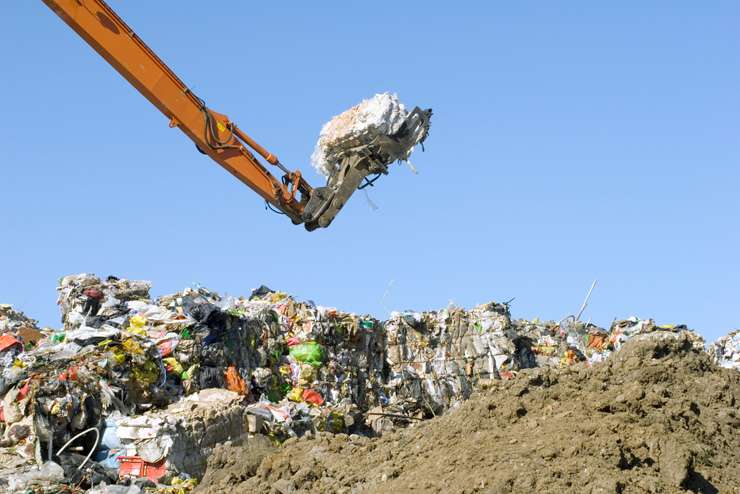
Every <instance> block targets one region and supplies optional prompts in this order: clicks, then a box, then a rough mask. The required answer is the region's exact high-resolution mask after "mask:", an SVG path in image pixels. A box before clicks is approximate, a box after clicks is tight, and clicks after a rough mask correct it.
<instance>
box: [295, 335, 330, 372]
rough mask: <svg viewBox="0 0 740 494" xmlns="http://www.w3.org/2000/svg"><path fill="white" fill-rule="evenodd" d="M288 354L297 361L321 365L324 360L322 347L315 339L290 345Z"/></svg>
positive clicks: (316, 365) (315, 365)
mask: <svg viewBox="0 0 740 494" xmlns="http://www.w3.org/2000/svg"><path fill="white" fill-rule="evenodd" d="M289 353H290V356H291V357H293V358H294V359H296V360H297V361H298V362H303V363H304V364H309V365H312V366H314V367H321V364H322V363H323V361H324V348H323V347H322V346H321V345H319V344H318V343H316V342H315V341H306V342H304V343H299V344H298V345H294V346H292V347H290V351H289Z"/></svg>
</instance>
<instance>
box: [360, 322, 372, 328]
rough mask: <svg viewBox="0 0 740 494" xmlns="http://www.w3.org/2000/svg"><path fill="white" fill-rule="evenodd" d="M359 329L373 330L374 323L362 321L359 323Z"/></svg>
mask: <svg viewBox="0 0 740 494" xmlns="http://www.w3.org/2000/svg"><path fill="white" fill-rule="evenodd" d="M360 327H361V328H362V329H373V328H374V327H375V323H374V322H373V321H370V320H364V321H361V322H360Z"/></svg>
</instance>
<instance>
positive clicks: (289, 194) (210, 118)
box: [43, 0, 312, 224]
mask: <svg viewBox="0 0 740 494" xmlns="http://www.w3.org/2000/svg"><path fill="white" fill-rule="evenodd" d="M43 2H44V3H45V4H46V5H48V6H49V8H51V9H52V10H53V11H54V12H55V13H56V14H57V15H58V16H59V17H61V18H62V20H63V21H64V22H66V23H67V24H68V25H69V26H70V27H71V28H72V29H74V30H75V31H76V32H77V34H79V35H80V36H81V37H82V38H83V39H84V40H85V41H86V42H87V43H88V44H89V45H90V46H91V47H92V48H93V49H94V50H95V51H97V52H98V53H99V54H100V55H101V56H102V57H103V58H105V60H107V61H108V63H110V64H111V65H112V66H113V67H114V68H115V69H116V70H117V71H118V72H119V73H120V74H121V75H122V76H123V77H125V78H126V80H128V81H129V82H130V83H131V84H132V85H133V86H134V87H135V88H136V89H137V90H138V91H139V92H140V93H141V94H143V95H144V97H146V98H147V99H148V100H149V101H150V102H151V103H152V104H153V105H154V106H156V107H157V108H158V109H159V111H161V112H162V113H163V114H164V115H165V116H166V117H167V118H168V119H169V122H170V127H177V128H179V129H180V130H182V131H183V132H184V133H185V135H187V136H188V137H189V138H190V139H191V140H192V141H193V142H194V143H195V145H196V146H197V147H198V149H199V150H200V151H201V152H203V153H205V154H207V155H208V156H210V157H211V158H212V159H213V160H214V161H216V162H217V163H218V164H219V165H221V166H222V167H224V168H225V169H226V170H228V171H229V172H231V174H232V175H234V176H235V177H236V178H238V179H239V180H241V181H242V182H244V183H245V184H246V185H248V186H249V187H251V188H252V189H254V190H255V191H256V192H257V193H258V194H259V195H260V196H262V197H263V198H264V199H265V200H266V201H267V202H268V203H270V204H271V205H272V206H274V207H275V208H278V209H279V210H280V211H281V212H283V213H285V214H286V215H288V217H290V219H291V220H292V221H293V223H295V224H299V223H302V222H303V220H302V217H301V215H302V213H303V210H304V206H305V204H306V203H307V202H308V199H309V197H310V196H311V192H312V188H311V186H310V185H309V184H308V183H307V182H306V181H305V180H304V179H303V178H302V176H301V173H300V172H299V171H290V170H288V169H287V168H286V167H285V166H283V165H282V164H281V163H280V161H279V160H278V158H277V156H275V155H274V154H273V153H271V152H269V151H268V150H266V149H265V148H264V147H262V146H260V145H259V144H258V143H257V142H256V141H255V140H254V139H252V138H251V137H250V136H248V135H247V134H246V133H244V132H243V131H242V130H241V129H239V128H238V127H237V126H236V124H234V123H233V122H232V121H231V120H229V118H228V117H227V116H226V115H223V114H220V113H217V112H215V111H213V110H211V109H210V108H208V107H207V106H206V104H205V103H204V102H203V100H202V99H200V98H199V97H198V96H196V95H195V94H194V93H193V92H192V91H191V90H190V89H189V88H188V87H187V86H186V85H185V83H183V82H182V81H181V80H180V78H179V77H177V75H175V73H174V72H173V71H172V70H171V69H170V68H169V67H168V66H167V65H166V64H165V63H164V62H163V61H162V60H161V59H160V58H159V57H158V56H157V55H156V54H155V53H154V51H152V50H151V49H150V48H149V47H148V46H147V45H146V44H145V43H144V42H143V41H142V40H141V38H139V37H138V36H137V35H136V33H135V32H134V31H133V30H132V29H131V28H130V27H128V25H126V23H125V22H124V21H123V20H122V19H121V18H120V17H119V16H118V15H117V14H116V13H115V12H114V11H113V9H111V8H110V7H109V6H108V4H106V3H105V2H104V1H103V0H43ZM250 149H251V151H250ZM253 152H255V153H257V154H259V155H260V156H261V157H262V158H264V160H265V161H266V162H267V163H269V164H270V165H273V166H276V167H278V168H279V169H280V170H281V171H282V172H283V173H284V175H283V176H282V180H278V179H277V178H275V177H274V176H273V175H272V174H271V173H270V172H269V171H268V170H267V168H266V167H265V166H263V165H262V164H261V163H260V162H259V161H258V159H257V158H256V157H255V155H254V154H253Z"/></svg>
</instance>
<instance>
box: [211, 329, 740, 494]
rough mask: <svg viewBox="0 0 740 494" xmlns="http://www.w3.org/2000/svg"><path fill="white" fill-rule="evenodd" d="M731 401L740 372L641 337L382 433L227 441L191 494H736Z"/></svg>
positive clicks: (739, 440) (680, 338) (658, 336)
mask: <svg viewBox="0 0 740 494" xmlns="http://www.w3.org/2000/svg"><path fill="white" fill-rule="evenodd" d="M739 398H740V373H738V372H737V371H735V370H730V369H724V368H720V367H717V366H715V365H713V363H712V362H711V359H710V358H709V355H707V354H706V353H705V352H703V351H700V350H697V349H696V348H695V347H694V346H693V342H692V341H691V339H689V338H688V336H687V334H686V333H683V334H682V333H674V332H652V333H645V334H642V335H639V336H636V337H635V338H632V339H630V341H627V342H625V344H624V345H623V347H622V349H621V350H620V351H619V352H617V353H616V354H614V355H613V356H612V357H610V358H608V359H606V360H605V361H604V362H600V363H597V364H595V365H593V366H588V365H587V364H586V362H583V363H580V364H575V365H572V366H566V367H563V368H556V367H544V368H534V369H527V370H525V371H522V372H521V373H520V375H519V376H518V377H517V378H515V379H512V380H495V381H492V382H491V383H490V385H489V386H487V387H486V389H482V390H480V392H478V393H476V394H475V395H474V396H472V397H471V399H470V400H468V401H466V402H465V403H463V404H462V405H461V406H460V407H459V408H457V409H456V410H454V411H452V412H451V413H449V414H446V415H444V416H441V417H437V418H435V419H432V420H428V421H424V422H421V423H419V424H418V425H417V426H416V427H410V428H405V429H399V430H397V431H395V432H393V433H390V434H387V435H383V436H382V437H380V438H367V437H363V436H359V435H350V436H347V435H329V434H324V433H321V434H319V435H318V437H316V438H314V439H311V440H295V439H291V440H289V441H288V442H287V443H286V444H285V445H284V446H283V447H282V448H279V449H278V450H276V451H274V452H272V453H271V454H270V453H269V452H268V453H267V454H264V453H263V454H262V456H261V457H260V458H261V461H259V462H258V465H257V467H254V461H253V460H250V461H249V462H245V463H246V464H245V463H239V462H231V463H230V462H229V461H228V460H227V459H228V458H239V457H240V456H242V455H243V454H244V453H249V454H250V455H255V454H260V452H259V451H255V449H254V448H252V449H248V448H247V447H244V446H237V445H231V446H225V447H223V448H222V449H221V450H220V451H219V455H217V456H214V457H213V458H211V460H210V462H209V473H208V474H207V478H208V479H209V483H208V485H206V483H205V482H204V484H203V485H202V487H201V488H200V490H199V493H202V494H225V493H228V492H255V493H258V492H269V493H288V492H290V493H309V492H310V493H319V494H323V493H326V494H329V493H337V492H348V493H349V492H356V493H378V494H380V493H386V492H431V493H448V492H459V493H473V492H491V493H498V492H502V493H503V492H512V493H520V492H521V493H529V492H537V493H553V494H559V493H562V492H590V493H621V492H624V493H632V492H635V493H637V492H640V493H679V492H694V493H725V492H727V493H730V492H738V487H740V434H738V433H737V431H738V428H740V418H739V417H738V415H737V400H738V399H739ZM250 457H251V456H250ZM211 471H213V472H214V474H217V475H213V476H211V475H210V472H211Z"/></svg>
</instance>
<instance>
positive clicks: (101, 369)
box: [0, 274, 740, 493]
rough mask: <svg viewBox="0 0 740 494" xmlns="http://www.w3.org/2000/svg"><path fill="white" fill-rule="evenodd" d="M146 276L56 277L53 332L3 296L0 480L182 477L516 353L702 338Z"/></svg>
mask: <svg viewBox="0 0 740 494" xmlns="http://www.w3.org/2000/svg"><path fill="white" fill-rule="evenodd" d="M150 288H151V284H150V283H149V282H145V281H130V280H124V279H119V278H116V277H113V276H110V277H108V278H106V279H100V278H98V277H96V276H94V275H92V274H80V275H72V276H66V277H64V278H62V280H61V281H60V286H59V288H58V292H59V298H58V304H59V307H60V309H61V313H62V327H61V328H60V329H58V330H52V329H39V328H38V327H37V323H36V321H34V320H33V319H30V318H28V317H27V316H25V315H24V314H22V313H20V312H18V311H15V310H13V309H12V307H10V306H7V305H2V306H0V372H1V373H0V490H3V489H5V490H9V491H10V492H13V490H16V491H18V492H21V491H23V489H26V490H27V489H29V488H31V486H37V485H40V486H41V489H42V490H41V491H43V488H44V486H47V487H48V486H52V485H56V484H67V485H75V486H78V487H80V488H90V487H92V486H93V485H95V486H97V487H96V490H95V492H111V493H114V492H129V491H127V490H122V488H124V487H125V488H127V489H129V490H130V491H131V492H135V489H138V488H139V487H142V489H149V491H151V489H156V490H155V492H163V493H164V492H173V493H175V492H177V493H180V492H187V491H189V490H191V489H192V488H193V487H194V486H195V479H196V478H200V477H201V476H202V475H203V474H204V472H205V468H206V459H207V457H208V455H209V453H210V452H211V451H212V450H213V448H215V447H216V446H217V445H218V444H220V443H223V442H225V441H231V440H234V439H237V438H239V437H241V436H242V435H244V434H264V435H266V436H268V437H269V438H271V439H272V440H274V441H284V440H286V439H289V438H292V437H300V436H303V435H306V434H311V435H313V434H317V433H320V432H330V433H360V434H366V435H367V434H383V433H385V432H387V431H389V430H392V429H394V428H396V427H402V426H406V425H408V424H410V423H414V421H416V420H420V419H423V418H429V417H433V416H435V415H439V414H443V413H445V412H446V411H448V410H450V409H452V408H456V407H458V406H459V405H460V404H461V403H462V402H463V401H464V400H466V399H467V398H469V397H470V396H471V394H472V393H473V392H474V391H476V390H478V389H480V388H481V387H484V386H486V385H487V383H490V382H491V381H493V380H501V379H504V380H508V379H511V378H512V377H514V376H515V375H516V374H517V373H518V372H520V371H521V370H522V369H527V368H533V367H562V366H568V365H571V364H574V363H577V362H585V363H586V365H591V364H593V363H597V362H600V361H602V360H604V359H606V358H607V357H608V356H609V355H610V354H611V353H613V352H615V351H618V350H619V349H620V348H621V347H622V346H623V345H624V343H625V342H626V341H628V340H630V339H632V338H637V337H641V336H644V335H652V334H655V333H661V334H671V335H686V336H687V337H688V338H689V339H690V341H691V342H692V344H693V345H694V346H696V347H697V348H703V346H704V342H703V340H702V339H701V337H700V336H698V335H697V334H696V333H694V332H692V331H690V330H688V329H687V328H686V327H685V326H673V325H666V326H660V325H656V324H655V322H654V321H652V320H649V319H647V320H641V319H638V318H630V319H625V320H618V321H615V322H614V323H613V324H612V326H611V328H610V329H609V330H605V329H603V328H599V327H597V326H595V325H593V324H588V323H583V322H580V321H577V320H575V318H573V317H571V318H566V319H564V320H562V321H559V322H555V321H539V320H532V321H527V320H512V319H511V315H510V311H509V307H508V305H506V304H499V303H495V302H491V303H488V304H483V305H480V306H478V307H475V308H473V309H472V310H464V309H461V308H457V307H448V308H446V309H442V310H439V311H429V312H412V311H407V312H394V313H392V314H391V316H390V318H389V319H388V320H387V321H384V322H383V321H379V320H377V319H375V318H373V317H371V316H369V315H356V314H350V313H344V312H341V311H338V310H337V309H335V308H331V307H323V306H317V305H315V304H313V303H311V302H301V301H298V300H296V299H294V298H292V297H290V296H288V295H287V294H285V293H281V292H276V291H273V290H270V289H269V288H266V287H264V286H263V287H260V288H259V289H257V290H254V291H253V292H252V294H251V296H249V297H238V298H237V297H230V296H222V295H219V294H217V293H215V292H212V291H209V290H207V289H205V288H202V287H196V288H188V289H185V290H183V291H181V292H178V293H175V294H172V295H167V296H163V297H160V298H159V299H156V300H152V299H151V297H150V295H149V290H150ZM739 339H740V338H739V335H738V332H734V333H731V334H730V335H728V336H726V337H724V338H722V339H720V340H719V341H718V342H717V343H715V344H714V345H712V346H711V347H710V353H711V354H712V355H713V356H714V358H715V360H716V361H717V362H718V363H719V364H720V365H722V366H725V367H735V368H737V367H738V361H739V359H738V355H740V353H739V352H738V340H739ZM57 467H58V468H57ZM137 482H138V484H137ZM121 484H126V485H121ZM145 484H146V485H145ZM152 486H154V487H152ZM34 488H35V487H34Z"/></svg>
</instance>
